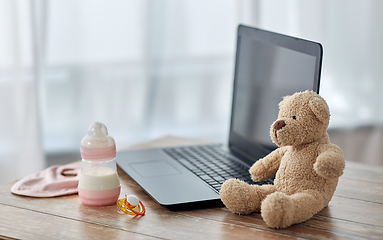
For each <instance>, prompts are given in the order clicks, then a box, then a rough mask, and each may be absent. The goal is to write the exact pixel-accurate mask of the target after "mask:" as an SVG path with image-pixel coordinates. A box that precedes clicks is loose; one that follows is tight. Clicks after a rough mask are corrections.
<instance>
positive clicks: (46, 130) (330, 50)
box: [0, 0, 383, 183]
mask: <svg viewBox="0 0 383 240" xmlns="http://www.w3.org/2000/svg"><path fill="white" fill-rule="evenodd" d="M382 10H383V1H380V0H365V1H357V0H337V1H331V0H311V1H305V0H290V1H285V0H183V1H179V0H163V1H155V0H109V1H101V0H54V1H53V0H52V1H49V0H0V111H1V115H0V183H5V182H9V181H13V180H16V179H18V178H21V177H23V176H26V175H27V174H30V173H33V172H37V171H40V170H42V169H44V168H46V167H47V166H49V165H53V164H65V163H67V162H72V161H76V160H79V159H80V152H79V147H80V142H81V139H82V137H83V136H84V135H85V134H86V133H87V129H88V127H89V125H90V124H91V123H92V122H94V121H100V122H103V123H104V124H105V125H106V126H107V127H108V130H109V133H110V134H111V135H112V136H113V137H114V138H115V140H116V143H117V150H119V149H122V148H125V147H127V146H130V145H133V144H136V143H140V142H143V141H148V140H152V139H155V138H159V137H162V136H166V135H174V136H179V137H187V138H199V139H209V140H213V141H221V142H224V141H226V139H227V137H228V131H229V119H230V108H231V104H230V103H231V97H232V96H231V94H232V93H231V91H232V83H233V75H234V74H233V70H234V56H235V44H236V30H237V26H238V24H240V23H241V24H245V25H249V26H254V27H260V28H263V29H266V30H270V31H275V32H279V33H283V34H288V35H293V36H296V37H300V38H305V39H308V40H313V41H317V42H320V43H322V45H323V48H324V58H323V66H322V67H323V69H322V79H321V89H320V94H321V95H322V96H323V97H324V98H325V99H326V100H327V102H328V104H329V107H330V110H331V115H332V116H331V120H330V121H331V122H330V127H329V131H328V132H329V134H330V138H331V141H332V142H333V143H335V144H337V145H339V146H340V147H341V148H342V150H343V151H344V154H345V158H346V159H347V160H349V161H358V162H363V163H366V164H374V165H382V164H383V128H382V124H383V111H382V110H383V107H382V103H383V94H382V93H381V92H382V89H383V86H382V85H383V80H382V79H383V67H382V66H383V44H382V43H383V27H382V24H383V14H381V12H382Z"/></svg>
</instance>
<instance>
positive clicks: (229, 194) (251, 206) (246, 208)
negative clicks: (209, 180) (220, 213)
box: [219, 179, 260, 214]
mask: <svg viewBox="0 0 383 240" xmlns="http://www.w3.org/2000/svg"><path fill="white" fill-rule="evenodd" d="M254 187H256V186H251V185H249V184H247V183H245V182H243V181H241V180H238V179H229V180H227V181H226V182H224V183H223V184H222V187H221V191H220V192H219V194H220V196H221V200H222V202H223V203H224V204H225V206H226V207H227V208H228V209H229V210H230V211H231V212H233V213H237V214H250V213H252V212H255V211H257V210H259V206H260V198H259V196H258V193H257V191H256V188H254Z"/></svg>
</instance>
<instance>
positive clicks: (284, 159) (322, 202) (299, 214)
mask: <svg viewBox="0 0 383 240" xmlns="http://www.w3.org/2000/svg"><path fill="white" fill-rule="evenodd" d="M279 109H280V110H279V115H278V119H277V120H276V121H275V122H274V123H273V124H272V125H271V128H270V136H271V139H272V140H273V142H274V143H275V144H277V145H278V146H279V148H278V149H276V150H275V151H273V152H271V153H270V154H269V155H267V156H266V157H264V158H262V159H260V160H259V161H257V162H255V163H254V165H253V166H252V167H251V168H250V171H249V172H250V174H251V175H252V179H253V180H254V181H261V180H264V179H267V178H270V177H272V176H274V175H275V180H274V185H263V186H258V185H249V184H247V183H245V182H243V181H240V180H238V179H230V180H227V181H226V182H225V183H224V184H223V185H222V189H221V191H220V195H221V199H222V202H223V203H224V204H225V206H226V207H227V208H228V209H229V210H230V211H231V212H233V213H237V214H250V213H252V212H259V211H261V214H262V217H263V219H264V220H265V222H266V224H267V225H268V226H269V227H272V228H286V227H288V226H290V225H292V224H295V223H301V222H303V221H306V220H308V219H310V218H311V217H312V216H313V215H314V214H316V213H317V212H319V211H320V210H322V209H323V208H324V207H326V206H327V205H328V203H329V202H330V200H331V198H332V196H333V194H334V191H335V188H336V186H337V184H338V178H339V177H340V176H341V175H342V174H343V169H344V167H345V162H344V158H343V153H342V151H341V150H340V148H339V147H338V146H336V145H334V144H331V143H330V140H329V137H328V135H327V132H326V131H327V127H328V124H329V119H330V112H329V109H328V106H327V104H326V102H325V100H324V99H323V98H322V97H320V96H319V95H318V94H316V93H315V92H312V91H305V92H300V93H295V94H294V95H292V96H287V97H285V98H284V99H283V101H281V102H280V104H279Z"/></svg>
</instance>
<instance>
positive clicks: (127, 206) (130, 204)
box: [117, 195, 146, 216]
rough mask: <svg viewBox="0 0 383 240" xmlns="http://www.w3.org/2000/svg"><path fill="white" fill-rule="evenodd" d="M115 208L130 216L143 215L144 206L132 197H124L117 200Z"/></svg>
mask: <svg viewBox="0 0 383 240" xmlns="http://www.w3.org/2000/svg"><path fill="white" fill-rule="evenodd" d="M117 207H118V208H119V209H120V210H121V211H122V212H124V213H126V214H130V215H141V216H142V215H144V214H145V211H146V210H145V207H144V204H142V202H141V201H140V200H139V199H138V198H137V197H136V196H134V195H125V198H121V199H118V200H117Z"/></svg>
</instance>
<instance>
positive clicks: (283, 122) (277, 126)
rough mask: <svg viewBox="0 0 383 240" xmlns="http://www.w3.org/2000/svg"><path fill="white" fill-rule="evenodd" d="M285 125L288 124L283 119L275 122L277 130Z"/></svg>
mask: <svg viewBox="0 0 383 240" xmlns="http://www.w3.org/2000/svg"><path fill="white" fill-rule="evenodd" d="M284 126H286V123H285V121H283V120H278V121H276V122H275V123H274V129H275V130H279V129H281V128H283V127H284Z"/></svg>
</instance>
